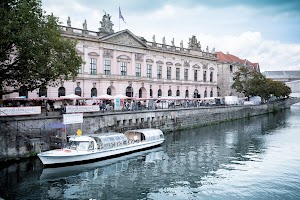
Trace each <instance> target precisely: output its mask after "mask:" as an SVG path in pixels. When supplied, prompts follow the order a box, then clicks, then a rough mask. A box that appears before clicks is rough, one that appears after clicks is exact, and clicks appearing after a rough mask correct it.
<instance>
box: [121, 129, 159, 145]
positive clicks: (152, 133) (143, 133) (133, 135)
mask: <svg viewBox="0 0 300 200" xmlns="http://www.w3.org/2000/svg"><path fill="white" fill-rule="evenodd" d="M124 135H125V136H126V137H127V138H128V142H129V143H136V142H144V141H153V140H160V139H164V134H163V132H162V131H161V130H159V129H138V130H128V131H126V132H125V133H124Z"/></svg>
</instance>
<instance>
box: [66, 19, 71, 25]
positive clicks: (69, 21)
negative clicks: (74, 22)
mask: <svg viewBox="0 0 300 200" xmlns="http://www.w3.org/2000/svg"><path fill="white" fill-rule="evenodd" d="M67 25H68V27H71V19H70V17H68V20H67Z"/></svg>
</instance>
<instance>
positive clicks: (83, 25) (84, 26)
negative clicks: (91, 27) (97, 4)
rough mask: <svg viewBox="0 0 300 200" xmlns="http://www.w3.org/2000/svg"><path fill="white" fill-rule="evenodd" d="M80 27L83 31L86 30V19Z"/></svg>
mask: <svg viewBox="0 0 300 200" xmlns="http://www.w3.org/2000/svg"><path fill="white" fill-rule="evenodd" d="M82 27H83V29H84V30H87V23H86V19H85V20H84V23H83V24H82Z"/></svg>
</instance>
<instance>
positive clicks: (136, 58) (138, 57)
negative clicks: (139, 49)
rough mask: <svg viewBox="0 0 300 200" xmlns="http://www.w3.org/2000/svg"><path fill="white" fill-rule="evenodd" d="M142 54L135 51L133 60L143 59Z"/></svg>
mask: <svg viewBox="0 0 300 200" xmlns="http://www.w3.org/2000/svg"><path fill="white" fill-rule="evenodd" d="M143 56H144V55H143V54H141V53H136V54H135V60H136V61H143Z"/></svg>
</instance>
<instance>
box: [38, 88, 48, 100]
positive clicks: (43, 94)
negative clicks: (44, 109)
mask: <svg viewBox="0 0 300 200" xmlns="http://www.w3.org/2000/svg"><path fill="white" fill-rule="evenodd" d="M39 97H47V88H46V87H45V86H42V87H40V89H39Z"/></svg>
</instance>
